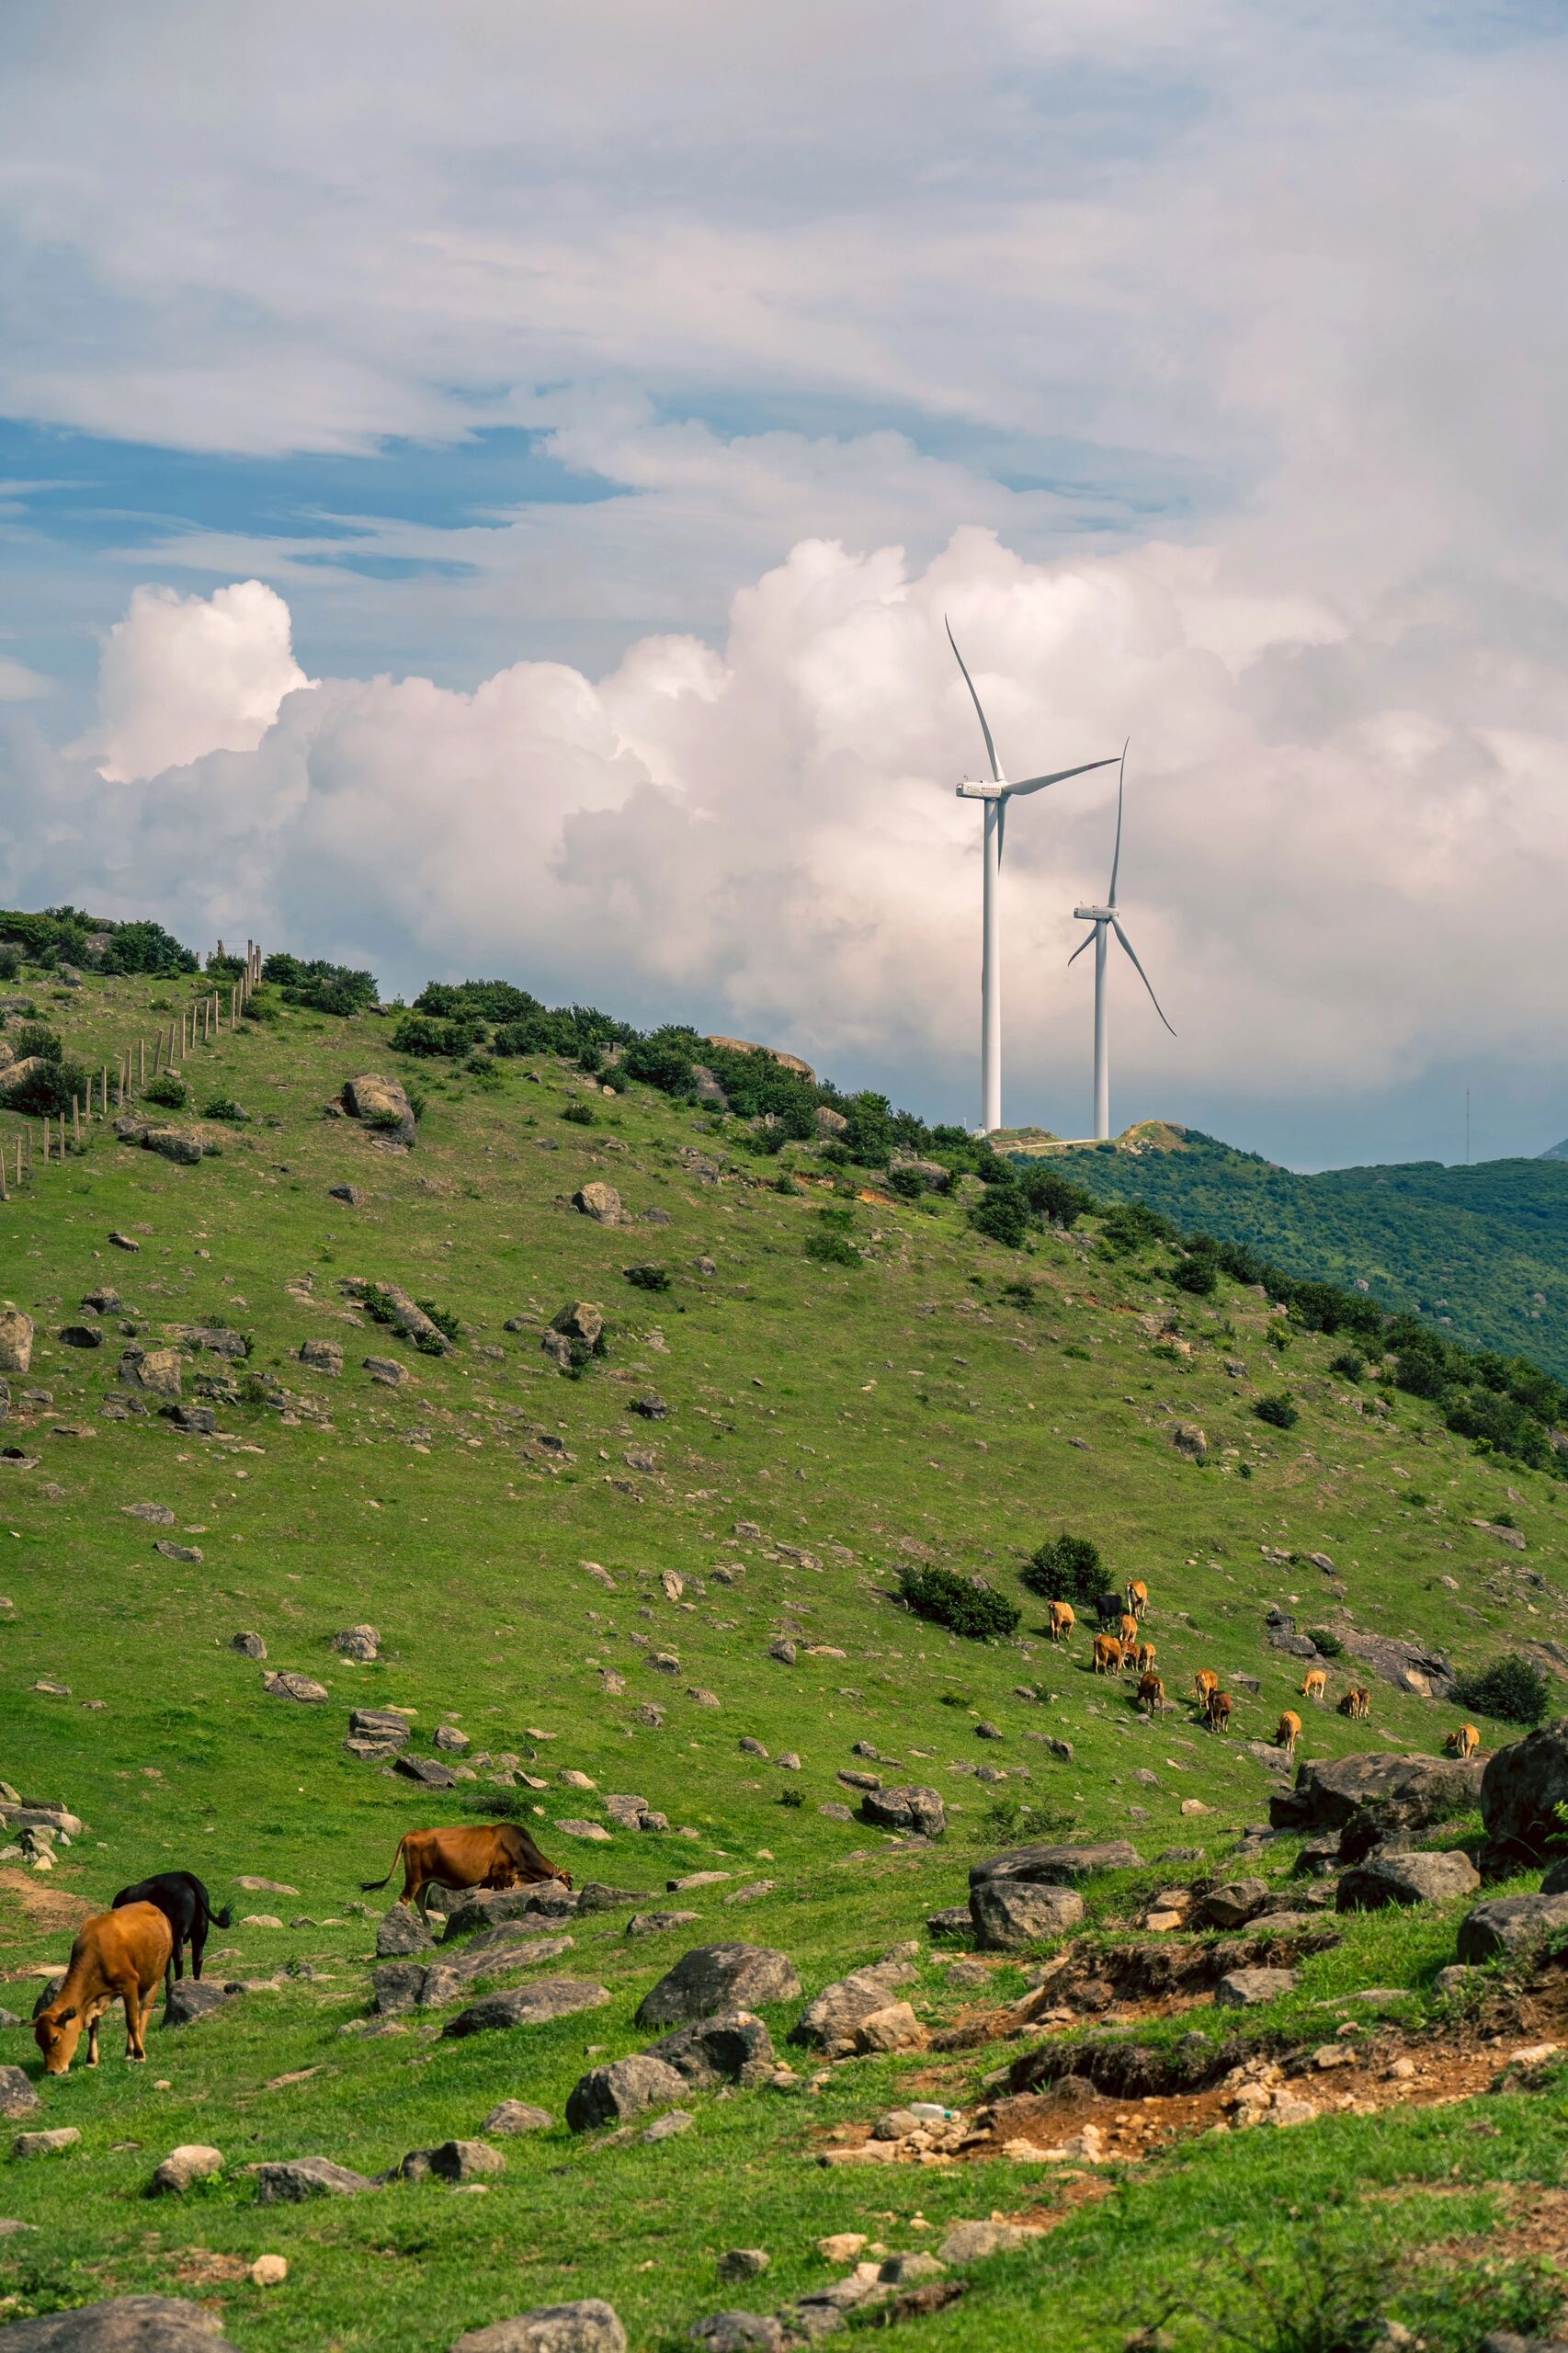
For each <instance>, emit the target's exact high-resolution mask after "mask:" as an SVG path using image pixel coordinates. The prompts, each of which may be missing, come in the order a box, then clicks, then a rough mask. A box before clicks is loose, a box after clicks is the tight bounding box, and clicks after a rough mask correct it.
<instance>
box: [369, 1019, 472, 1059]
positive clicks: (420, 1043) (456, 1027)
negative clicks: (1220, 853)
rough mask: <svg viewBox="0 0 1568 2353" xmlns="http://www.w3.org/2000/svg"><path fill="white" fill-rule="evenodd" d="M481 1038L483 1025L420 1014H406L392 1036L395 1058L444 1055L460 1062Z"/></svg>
mask: <svg viewBox="0 0 1568 2353" xmlns="http://www.w3.org/2000/svg"><path fill="white" fill-rule="evenodd" d="M483 1036H484V1024H483V1021H436V1020H432V1019H431V1018H430V1017H429V1016H428V1015H426V1014H423V1013H405V1014H404V1015H403V1019H402V1020H401V1021H400V1022H399V1023H398V1025H397V1028H396V1029H394V1030H393V1031H392V1051H393V1053H394V1054H422V1055H425V1056H427V1057H428V1056H432V1055H446V1056H448V1057H449V1058H450V1059H451V1060H452V1061H453V1062H459V1061H460V1060H461V1058H462V1056H463V1055H464V1054H466V1053H470V1052H472V1050H473V1048H474V1047H475V1046H477V1045H478V1044H479V1042H480V1040H481V1039H482V1038H483Z"/></svg>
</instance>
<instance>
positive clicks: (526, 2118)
mask: <svg viewBox="0 0 1568 2353" xmlns="http://www.w3.org/2000/svg"><path fill="white" fill-rule="evenodd" d="M554 2122H555V2119H554V2117H553V2116H551V2112H550V2110H549V2109H548V2108H530V2107H529V2105H528V2101H527V2100H522V2099H504V2100H503V2101H502V2102H501V2103H500V2106H499V2107H497V2108H493V2109H491V2111H490V2113H489V2115H488V2116H487V2117H485V2118H483V2120H482V2121H481V2124H480V2127H479V2129H480V2131H482V2132H505V2133H508V2134H512V2133H518V2132H548V2131H550V2129H551V2125H552V2124H553V2123H554Z"/></svg>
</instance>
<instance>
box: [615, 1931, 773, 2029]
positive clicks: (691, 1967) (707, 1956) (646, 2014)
mask: <svg viewBox="0 0 1568 2353" xmlns="http://www.w3.org/2000/svg"><path fill="white" fill-rule="evenodd" d="M800 1990H801V1981H800V1979H799V1977H798V1976H797V1975H796V1973H795V1964H794V1962H793V1961H791V1960H790V1958H789V1956H788V1955H787V1954H785V1953H781V1952H775V1951H774V1950H773V1949H772V1948H771V1947H770V1946H767V1945H741V1944H735V1945H698V1946H695V1947H694V1948H693V1949H692V1950H691V1951H690V1952H687V1953H683V1954H682V1955H681V1957H680V1959H679V1961H676V1965H675V1967H674V1968H673V1969H672V1970H670V1971H668V1972H666V1974H665V1976H663V1977H661V1978H660V1980H659V1982H658V1984H656V1985H654V1986H653V1988H652V1989H651V1990H650V1991H649V1992H648V1993H647V1994H645V1995H643V1997H642V2002H641V2003H640V2004H639V2006H638V2010H637V2023H638V2025H639V2026H642V2027H662V2026H684V2025H686V2024H687V2022H688V2021H689V2020H691V2019H694V2018H717V2017H718V2016H719V2015H720V2014H721V2013H722V2012H728V2011H731V2010H742V2009H745V2010H749V2009H751V2008H753V2007H754V2006H756V2005H758V2004H761V2003H764V2002H790V2001H793V2000H794V1998H795V1997H796V1995H798V1994H799V1993H800Z"/></svg>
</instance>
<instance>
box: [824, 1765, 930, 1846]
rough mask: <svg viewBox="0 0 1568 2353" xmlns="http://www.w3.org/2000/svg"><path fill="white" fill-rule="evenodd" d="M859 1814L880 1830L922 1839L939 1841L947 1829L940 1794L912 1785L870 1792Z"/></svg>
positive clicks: (867, 1793) (862, 1803)
mask: <svg viewBox="0 0 1568 2353" xmlns="http://www.w3.org/2000/svg"><path fill="white" fill-rule="evenodd" d="M840 1778H841V1779H842V1778H843V1777H842V1776H840ZM860 1812H861V1813H862V1814H863V1816H864V1817H865V1819H866V1820H867V1821H868V1822H874V1823H876V1824H877V1825H878V1826H879V1828H881V1829H883V1830H902V1831H903V1832H905V1833H906V1834H907V1833H911V1832H913V1833H914V1834H915V1836H917V1837H920V1838H939V1837H940V1836H942V1833H943V1832H944V1831H945V1830H946V1828H947V1826H948V1814H947V1808H946V1807H945V1806H944V1805H943V1803H942V1801H941V1798H940V1796H939V1794H938V1793H937V1790H927V1789H922V1788H920V1787H918V1786H917V1785H916V1784H915V1783H913V1782H906V1783H903V1784H902V1785H901V1786H900V1787H899V1788H897V1789H892V1790H867V1792H866V1795H865V1797H864V1798H863V1800H862V1801H861V1804H860Z"/></svg>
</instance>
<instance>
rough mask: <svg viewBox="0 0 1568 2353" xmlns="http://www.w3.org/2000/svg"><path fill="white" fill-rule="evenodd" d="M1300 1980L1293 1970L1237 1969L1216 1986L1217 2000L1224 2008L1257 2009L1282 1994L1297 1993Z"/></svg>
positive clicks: (1275, 2000)
mask: <svg viewBox="0 0 1568 2353" xmlns="http://www.w3.org/2000/svg"><path fill="white" fill-rule="evenodd" d="M1297 1983H1298V1977H1297V1972H1296V1971H1295V1970H1293V1969H1233V1970H1232V1972H1231V1973H1230V1975H1229V1976H1228V1977H1221V1980H1220V1983H1219V1984H1217V1985H1216V1986H1215V1988H1214V2000H1215V2002H1216V2004H1217V2005H1218V2006H1219V2007H1220V2008H1221V2009H1227V2010H1253V2009H1256V2008H1258V2007H1259V2006H1260V2005H1261V2004H1263V2003H1265V2002H1277V2001H1278V1999H1279V1996H1280V1995H1281V1994H1293V1993H1294V1992H1295V1990H1296V1985H1297Z"/></svg>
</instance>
